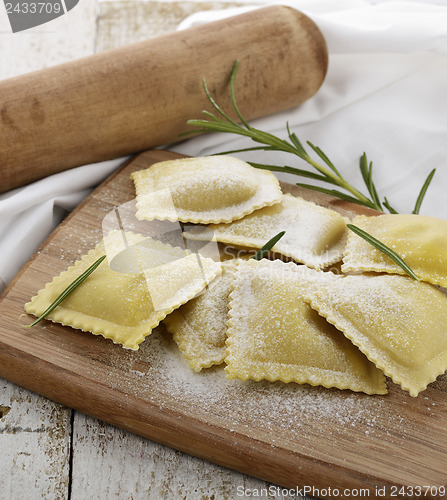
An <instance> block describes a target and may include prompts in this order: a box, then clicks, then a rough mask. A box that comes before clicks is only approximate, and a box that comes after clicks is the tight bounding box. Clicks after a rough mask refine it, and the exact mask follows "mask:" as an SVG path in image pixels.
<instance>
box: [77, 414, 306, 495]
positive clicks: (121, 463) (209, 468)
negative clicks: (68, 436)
mask: <svg viewBox="0 0 447 500" xmlns="http://www.w3.org/2000/svg"><path fill="white" fill-rule="evenodd" d="M73 443H74V446H73V479H72V496H71V498H72V499H73V500H84V498H85V492H86V491H88V494H89V498H90V499H101V498H105V497H107V498H132V499H133V500H138V499H141V500H148V499H160V498H164V499H171V498H178V499H185V500H193V499H203V500H205V499H216V500H217V499H219V500H226V499H228V500H230V499H233V498H235V497H236V495H237V487H238V486H239V487H242V488H244V490H246V489H250V490H258V491H261V490H262V489H264V490H266V489H268V488H269V486H270V484H268V483H266V482H264V481H261V480H259V479H256V478H254V477H250V476H247V475H245V474H240V473H238V472H235V471H232V470H230V469H226V468H224V467H220V466H218V465H215V464H212V463H210V462H207V461H204V460H201V459H199V458H195V457H192V456H190V455H187V454H184V453H181V452H179V451H176V450H174V449H172V448H168V447H166V446H163V445H160V444H158V443H155V442H153V441H150V440H148V439H142V438H140V437H139V436H136V435H135V434H131V433H129V432H126V431H124V430H123V429H119V428H117V427H113V426H111V425H109V424H106V423H104V422H101V421H98V420H96V419H94V418H91V417H89V416H87V415H84V414H82V413H80V412H76V414H75V420H74V429H73ZM276 498H277V499H278V500H285V499H286V498H289V496H288V495H287V496H284V495H278V496H277V497H276ZM293 498H294V499H296V500H300V498H303V497H300V496H298V497H296V496H295V497H293Z"/></svg>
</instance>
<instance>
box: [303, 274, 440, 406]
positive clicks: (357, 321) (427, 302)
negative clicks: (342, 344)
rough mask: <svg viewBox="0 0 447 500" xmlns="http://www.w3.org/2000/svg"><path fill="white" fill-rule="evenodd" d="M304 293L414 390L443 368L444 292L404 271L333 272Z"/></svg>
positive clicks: (308, 285)
mask: <svg viewBox="0 0 447 500" xmlns="http://www.w3.org/2000/svg"><path fill="white" fill-rule="evenodd" d="M321 274H324V275H325V279H324V280H319V281H316V282H314V283H312V282H307V283H306V286H305V287H304V288H303V292H302V293H303V296H304V298H305V300H306V301H308V302H309V304H310V305H311V307H312V308H314V309H315V310H316V311H318V313H319V314H321V315H322V316H324V317H325V318H326V319H327V321H329V322H330V323H332V324H333V325H335V326H336V327H337V328H338V329H339V330H340V331H342V332H343V333H344V335H345V336H346V337H347V338H348V339H349V340H351V341H352V342H353V343H354V344H355V345H356V346H358V348H359V349H360V350H361V351H362V352H363V353H364V354H365V355H366V356H367V357H368V358H369V359H370V360H371V361H372V362H373V363H374V364H375V365H376V366H377V367H378V368H380V369H381V370H383V372H384V373H385V375H387V376H389V377H390V378H391V379H392V380H393V382H395V383H396V384H399V385H400V386H401V387H402V389H404V390H405V391H408V392H409V393H410V396H417V395H418V393H419V392H421V391H423V390H424V389H426V387H427V385H428V384H429V383H430V382H433V381H434V380H435V379H436V378H437V377H438V375H441V374H442V373H444V372H445V371H446V369H447V296H446V295H444V293H442V292H441V291H440V290H439V289H438V288H436V287H435V286H433V285H430V284H429V283H424V282H421V281H416V280H414V279H412V278H410V277H407V276H397V275H394V276H393V275H386V274H385V275H378V276H374V275H358V276H336V275H334V274H332V273H321Z"/></svg>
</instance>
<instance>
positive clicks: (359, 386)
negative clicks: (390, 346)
mask: <svg viewBox="0 0 447 500" xmlns="http://www.w3.org/2000/svg"><path fill="white" fill-rule="evenodd" d="M309 271H310V270H308V269H307V268H305V267H304V266H300V267H298V266H296V264H293V263H288V264H286V263H283V262H281V261H269V260H266V259H263V260H261V261H255V260H249V261H246V262H242V263H241V264H239V266H238V268H237V271H236V279H235V282H234V290H233V292H232V293H231V296H230V311H229V321H228V332H227V335H228V339H227V346H228V347H227V356H226V359H225V362H226V363H227V367H226V368H225V370H226V372H227V378H229V379H233V378H238V379H241V380H247V379H252V380H262V379H266V380H269V381H277V380H280V381H282V382H297V383H299V384H304V383H307V384H311V385H322V386H324V387H327V388H330V387H336V388H339V389H351V390H352V391H362V392H365V393H367V394H385V393H386V392H387V390H386V384H385V377H384V375H383V373H382V372H381V371H380V370H378V369H377V368H376V367H375V366H374V365H373V363H371V362H370V361H368V359H367V358H366V357H365V356H364V355H363V354H362V353H361V352H360V351H359V350H358V349H357V347H355V346H354V345H353V344H352V343H351V342H350V341H349V340H348V339H347V338H346V337H345V336H344V335H343V334H342V333H341V332H340V331H338V330H337V329H336V328H334V327H333V326H332V325H331V324H329V323H328V322H327V321H326V320H325V319H324V318H322V317H321V316H320V315H319V314H318V313H317V312H316V311H314V310H313V309H312V308H311V307H310V306H309V305H308V304H307V303H306V302H305V301H304V300H303V297H302V287H303V286H304V285H305V284H306V283H307V282H308V281H309V279H311V280H312V279H314V278H313V277H311V278H309ZM314 272H315V271H314Z"/></svg>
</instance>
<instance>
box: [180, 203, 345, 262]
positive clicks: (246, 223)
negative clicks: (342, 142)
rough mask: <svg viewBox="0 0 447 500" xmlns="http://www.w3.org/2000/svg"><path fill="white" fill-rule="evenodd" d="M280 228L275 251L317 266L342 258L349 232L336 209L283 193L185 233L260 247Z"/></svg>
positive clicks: (245, 245)
mask: <svg viewBox="0 0 447 500" xmlns="http://www.w3.org/2000/svg"><path fill="white" fill-rule="evenodd" d="M279 231H285V235H284V236H283V237H282V238H281V239H280V240H279V241H278V243H277V244H276V245H275V246H274V247H273V248H272V252H277V253H279V254H281V255H283V256H285V257H290V258H292V259H293V260H295V261H296V262H300V263H302V264H306V265H307V266H309V267H312V268H315V269H320V268H324V267H326V266H329V265H331V264H333V263H335V262H337V261H340V260H341V258H342V255H343V251H344V248H345V244H346V234H347V228H346V222H345V219H344V218H343V217H342V216H341V215H340V214H339V213H337V212H334V211H333V210H329V209H327V208H324V207H320V206H318V205H316V204H315V203H312V202H310V201H306V200H303V199H302V198H298V197H295V196H292V195H290V194H285V195H283V196H282V198H281V202H280V203H277V204H276V205H273V206H270V207H266V208H263V209H261V210H257V211H256V212H253V213H252V214H250V215H247V216H246V217H244V218H243V219H241V220H238V221H235V222H233V223H231V224H219V225H215V224H211V225H210V226H208V228H207V229H204V228H200V229H195V230H194V229H193V230H191V231H188V232H187V233H185V237H186V238H187V239H196V240H201V239H202V240H206V239H214V240H215V241H218V242H221V243H227V244H230V245H237V246H241V247H248V248H256V249H259V248H261V247H262V246H263V245H264V244H265V243H266V241H268V240H270V239H271V238H272V237H273V236H275V235H276V234H278V232H279Z"/></svg>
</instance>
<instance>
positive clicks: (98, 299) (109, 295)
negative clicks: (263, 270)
mask: <svg viewBox="0 0 447 500" xmlns="http://www.w3.org/2000/svg"><path fill="white" fill-rule="evenodd" d="M125 240H126V242H127V244H130V245H135V244H136V243H142V242H144V243H145V248H149V249H150V250H151V251H150V252H149V253H150V254H151V255H152V259H151V260H150V265H151V266H152V267H146V265H145V262H146V264H149V261H147V260H146V261H145V259H144V258H142V259H141V260H140V261H139V265H140V270H139V271H138V272H119V271H117V270H114V269H112V268H111V267H110V265H109V263H108V260H107V259H105V260H104V261H103V262H102V263H101V264H100V266H99V267H98V268H97V269H96V270H95V271H94V272H93V273H92V274H91V275H90V276H89V277H88V278H87V279H86V280H84V281H83V282H82V283H81V284H80V285H79V286H78V287H77V288H76V289H75V290H74V291H73V292H72V293H71V294H70V295H69V296H68V297H67V298H66V299H65V300H64V301H63V302H62V303H61V304H60V305H59V306H58V307H57V308H56V309H55V310H54V311H53V312H51V313H50V314H49V315H48V316H47V319H49V320H51V321H53V322H56V323H61V324H63V325H68V326H71V327H73V328H78V329H80V330H83V331H88V332H91V333H94V334H96V335H102V336H103V337H105V338H108V339H111V340H112V341H113V342H115V343H118V344H122V345H123V347H126V348H129V349H138V345H139V344H140V343H141V342H142V341H143V340H144V338H145V337H146V336H147V335H149V334H150V333H151V331H152V329H153V328H155V327H156V326H157V325H158V324H159V322H160V321H161V320H162V319H163V318H165V317H166V315H167V314H169V313H170V312H172V311H173V310H174V309H176V308H177V307H180V306H181V305H182V304H184V303H185V302H187V301H188V300H190V299H192V298H193V297H194V296H195V295H196V294H197V293H199V292H200V291H201V290H202V289H203V288H205V286H206V285H207V284H208V283H210V282H211V281H212V280H213V279H214V278H215V276H216V275H217V274H219V273H220V272H221V266H220V263H217V262H214V261H213V260H212V259H207V258H203V257H202V258H200V257H199V256H197V255H194V254H191V255H186V253H184V252H183V253H180V254H179V253H178V249H173V248H172V247H171V246H170V245H165V244H163V243H160V242H158V241H155V240H150V241H149V242H148V239H145V238H144V237H142V236H141V235H133V234H132V233H125ZM122 245H123V235H122V234H120V232H119V231H116V232H113V233H111V234H110V235H108V236H107V237H106V238H105V241H101V242H100V243H98V245H97V246H96V247H95V248H94V249H93V250H91V251H90V252H89V253H88V254H86V255H84V256H83V257H82V258H81V259H80V260H78V261H77V262H76V263H75V264H74V266H72V267H70V268H69V269H68V270H67V271H64V272H62V273H61V274H60V275H59V276H57V277H55V278H54V279H53V281H52V282H50V283H48V284H47V285H46V286H45V288H43V289H42V290H40V291H39V292H38V294H37V295H36V296H35V297H33V298H32V299H31V302H29V303H28V304H26V305H25V311H26V312H27V313H30V314H34V315H36V316H39V315H40V314H42V313H43V312H44V311H45V310H46V309H47V308H48V306H49V305H50V304H51V303H52V302H53V301H54V300H55V299H56V298H57V297H58V296H59V295H60V293H61V292H62V291H63V290H64V289H65V288H66V287H67V286H68V285H69V284H70V283H71V282H72V281H73V280H74V279H76V278H77V277H78V276H79V275H80V274H82V273H83V272H84V271H85V270H86V269H87V268H88V267H90V266H91V265H92V264H93V262H95V261H96V260H97V259H98V258H99V257H100V256H101V255H104V254H105V252H106V248H107V249H108V250H109V251H110V256H111V257H113V260H112V262H113V261H115V260H116V259H117V257H120V251H121V250H122V248H123V247H122ZM151 246H152V248H151ZM166 254H169V255H170V257H168V258H167V257H166ZM124 255H126V254H124ZM180 255H183V257H181V258H180ZM127 256H128V258H129V259H130V258H131V257H133V253H132V254H127ZM146 256H147V254H146ZM157 258H160V260H159V261H157ZM199 259H200V260H199ZM125 261H126V258H125V257H123V258H122V259H120V260H118V263H117V266H118V268H120V266H121V269H126V266H127V264H128V263H127V262H125ZM130 265H131V266H134V265H135V263H130Z"/></svg>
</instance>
